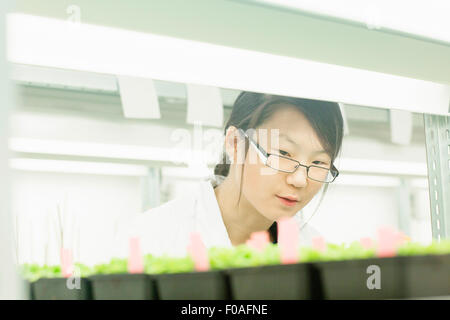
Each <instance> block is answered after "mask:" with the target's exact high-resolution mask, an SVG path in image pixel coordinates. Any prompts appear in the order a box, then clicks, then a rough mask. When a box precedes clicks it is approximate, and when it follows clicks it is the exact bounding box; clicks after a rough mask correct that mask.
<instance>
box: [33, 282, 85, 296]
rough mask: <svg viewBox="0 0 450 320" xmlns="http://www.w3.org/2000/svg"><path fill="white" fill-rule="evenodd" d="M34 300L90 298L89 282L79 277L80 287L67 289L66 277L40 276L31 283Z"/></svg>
mask: <svg viewBox="0 0 450 320" xmlns="http://www.w3.org/2000/svg"><path fill="white" fill-rule="evenodd" d="M32 297H33V299H34V300H90V299H91V284H90V282H89V280H88V279H86V278H81V279H80V289H77V288H74V289H68V287H67V279H66V278H41V279H39V280H37V281H36V282H34V283H33V284H32Z"/></svg>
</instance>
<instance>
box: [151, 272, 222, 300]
mask: <svg viewBox="0 0 450 320" xmlns="http://www.w3.org/2000/svg"><path fill="white" fill-rule="evenodd" d="M154 277H155V279H156V283H157V287H158V295H159V298H160V299H161V300H228V299H230V290H229V286H228V282H227V279H226V274H225V272H223V271H202V272H184V273H171V274H158V275H155V276H154Z"/></svg>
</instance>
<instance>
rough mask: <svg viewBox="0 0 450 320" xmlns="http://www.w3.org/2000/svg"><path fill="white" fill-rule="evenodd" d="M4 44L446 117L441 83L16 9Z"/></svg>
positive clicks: (83, 63)
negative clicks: (20, 12)
mask: <svg viewBox="0 0 450 320" xmlns="http://www.w3.org/2000/svg"><path fill="white" fill-rule="evenodd" d="M7 49H8V50H7V53H8V59H9V61H11V62H13V63H20V64H27V65H35V66H46V67H52V68H61V69H69V70H80V71H88V72H96V73H104V74H113V75H117V74H119V75H124V76H130V77H141V78H147V79H156V80H165V81H173V82H180V83H192V84H199V85H206V86H214V87H219V88H227V89H237V90H247V91H255V92H262V93H268V94H277V95H284V96H293V97H303V98H310V99H318V100H327V101H338V102H342V103H347V104H356V105H361V106H372V107H380V108H386V107H390V108H396V109H401V110H409V111H413V112H427V113H430V114H443V115H447V114H448V103H449V101H450V87H449V86H448V85H443V84H437V83H433V82H429V81H423V80H417V79H412V78H406V77H400V76H394V75H389V74H383V73H379V72H373V71H367V70H361V69H356V68H349V67H343V66H338V65H331V64H326V63H320V62H314V61H309V60H304V59H297V58H291V57H285V56H279V55H273V54H267V53H263V52H257V51H250V50H244V49H238V48H232V47H226V46H221V45H215V44H210V43H202V42H198V41H191V40H184V39H177V38H172V37H167V36H161V35H155V34H148V33H142V32H136V31H129V30H122V29H116V28H111V27H105V26H97V25H88V24H83V23H80V24H76V25H74V24H73V23H70V22H68V21H62V20H57V19H52V18H45V17H38V16H32V15H27V14H19V13H14V14H10V15H9V16H8V48H7ZM262 70H264V76H261V72H262Z"/></svg>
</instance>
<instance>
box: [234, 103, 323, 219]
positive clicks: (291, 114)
mask: <svg viewBox="0 0 450 320" xmlns="http://www.w3.org/2000/svg"><path fill="white" fill-rule="evenodd" d="M277 108H278V109H279V110H277V111H276V112H275V113H274V114H273V115H272V116H271V117H270V118H269V119H268V120H266V121H265V122H264V123H263V124H262V125H261V126H259V127H258V128H256V130H255V131H254V134H253V136H252V138H253V140H254V141H255V142H257V143H259V145H260V146H261V147H262V148H263V149H264V150H266V152H268V153H274V154H279V155H283V156H287V157H289V158H293V159H295V160H298V161H299V162H300V163H301V164H303V165H312V164H314V165H319V166H323V167H327V168H329V167H330V165H331V159H330V156H329V155H328V154H327V153H325V151H324V148H323V146H322V145H321V143H320V140H319V138H318V137H317V135H316V132H315V131H314V129H313V128H312V127H311V125H310V123H309V121H308V120H307V119H306V117H305V116H304V115H303V114H302V113H301V112H300V111H298V110H297V109H296V108H295V107H293V106H289V105H280V106H277ZM277 140H278V141H277ZM238 170H239V171H240V168H239V169H238ZM243 179H244V180H243V182H242V195H241V197H242V198H245V200H246V201H247V202H248V203H249V204H250V205H251V206H253V207H254V208H255V209H256V210H257V211H258V212H259V213H260V214H261V215H262V216H264V217H265V218H267V219H269V220H271V221H276V220H278V219H280V218H281V217H292V216H294V215H295V214H296V213H297V212H298V211H299V210H301V209H302V208H303V207H304V206H306V205H307V204H308V202H309V201H310V200H311V199H312V198H313V197H314V196H315V195H316V194H317V192H318V191H319V190H320V188H321V187H322V186H323V183H321V182H318V181H314V180H311V179H309V178H308V177H307V173H306V168H304V167H299V168H298V169H297V170H296V171H295V172H294V173H285V172H281V171H277V170H275V169H272V168H269V167H267V166H265V165H264V164H263V162H262V160H261V159H260V157H259V156H258V155H257V151H256V148H255V147H254V146H253V145H252V144H250V147H249V149H248V153H247V157H246V158H245V168H244V173H243ZM288 199H291V200H294V201H289V200H288Z"/></svg>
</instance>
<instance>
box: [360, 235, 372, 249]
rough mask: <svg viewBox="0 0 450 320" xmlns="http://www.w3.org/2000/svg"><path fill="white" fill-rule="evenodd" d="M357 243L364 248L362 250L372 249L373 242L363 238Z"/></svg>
mask: <svg viewBox="0 0 450 320" xmlns="http://www.w3.org/2000/svg"><path fill="white" fill-rule="evenodd" d="M359 242H360V243H361V245H362V246H363V247H364V249H370V248H372V247H373V241H372V239H370V238H368V237H365V238H361V239H360V240H359Z"/></svg>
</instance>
